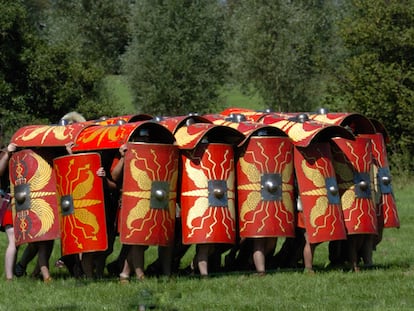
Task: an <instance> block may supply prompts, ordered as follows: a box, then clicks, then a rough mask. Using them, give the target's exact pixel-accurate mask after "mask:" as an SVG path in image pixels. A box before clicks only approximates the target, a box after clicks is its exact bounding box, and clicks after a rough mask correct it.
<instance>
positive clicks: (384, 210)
mask: <svg viewBox="0 0 414 311" xmlns="http://www.w3.org/2000/svg"><path fill="white" fill-rule="evenodd" d="M360 136H361V137H367V138H370V139H371V142H372V155H373V163H374V170H375V172H374V175H375V176H374V177H376V178H375V179H374V184H375V191H376V194H377V200H376V203H377V205H378V213H379V217H380V219H381V220H382V221H383V225H384V228H399V227H400V219H399V217H398V210H397V204H396V202H395V197H394V192H393V189H392V183H391V181H392V178H391V172H390V168H389V164H388V157H387V149H386V147H385V141H384V137H383V135H382V134H381V133H376V134H364V135H360Z"/></svg>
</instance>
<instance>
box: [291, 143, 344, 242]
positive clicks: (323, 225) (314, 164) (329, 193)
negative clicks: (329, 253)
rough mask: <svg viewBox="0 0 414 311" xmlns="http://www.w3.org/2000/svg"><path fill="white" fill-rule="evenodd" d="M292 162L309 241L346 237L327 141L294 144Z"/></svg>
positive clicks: (342, 238)
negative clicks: (302, 146)
mask: <svg viewBox="0 0 414 311" xmlns="http://www.w3.org/2000/svg"><path fill="white" fill-rule="evenodd" d="M294 163H295V170H296V178H297V182H298V187H299V195H300V199H301V201H302V208H303V216H304V221H305V229H306V232H307V234H308V239H309V242H310V243H320V242H327V241H333V240H344V239H346V230H345V224H344V219H343V214H342V209H341V202H340V197H339V193H338V185H337V182H336V177H335V171H334V167H333V165H332V154H331V149H330V145H329V143H328V142H319V143H312V144H310V145H309V146H308V147H306V148H301V147H295V149H294Z"/></svg>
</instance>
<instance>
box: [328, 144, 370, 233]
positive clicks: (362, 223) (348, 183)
mask: <svg viewBox="0 0 414 311" xmlns="http://www.w3.org/2000/svg"><path fill="white" fill-rule="evenodd" d="M333 142H334V143H335V144H334V145H333V158H334V166H335V171H336V174H337V179H338V185H339V191H340V195H341V202H342V210H343V213H344V220H345V225H346V228H347V232H348V234H377V231H378V228H377V214H376V207H375V200H374V192H373V162H372V144H371V140H370V139H369V138H362V137H359V136H358V137H356V138H355V140H347V139H344V138H334V139H333ZM335 145H336V146H337V148H335Z"/></svg>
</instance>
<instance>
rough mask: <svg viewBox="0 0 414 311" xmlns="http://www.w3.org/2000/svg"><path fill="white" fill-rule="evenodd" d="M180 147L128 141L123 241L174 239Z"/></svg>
mask: <svg viewBox="0 0 414 311" xmlns="http://www.w3.org/2000/svg"><path fill="white" fill-rule="evenodd" d="M178 160H179V157H178V148H177V146H175V145H173V144H160V143H128V146H127V152H126V155H125V164H124V179H123V189H122V206H121V212H120V221H119V227H120V241H121V242H122V243H124V244H139V245H161V246H167V245H169V244H170V243H171V242H172V241H173V239H174V226H175V208H176V198H177V177H178Z"/></svg>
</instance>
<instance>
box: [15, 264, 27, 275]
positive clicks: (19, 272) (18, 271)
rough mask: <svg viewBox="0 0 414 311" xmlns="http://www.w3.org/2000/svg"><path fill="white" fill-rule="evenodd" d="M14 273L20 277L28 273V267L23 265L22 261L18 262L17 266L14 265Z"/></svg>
mask: <svg viewBox="0 0 414 311" xmlns="http://www.w3.org/2000/svg"><path fill="white" fill-rule="evenodd" d="M14 275H15V276H17V277H18V278H19V277H21V276H24V275H26V267H23V265H22V264H21V263H20V262H18V263H16V266H15V267H14Z"/></svg>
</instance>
